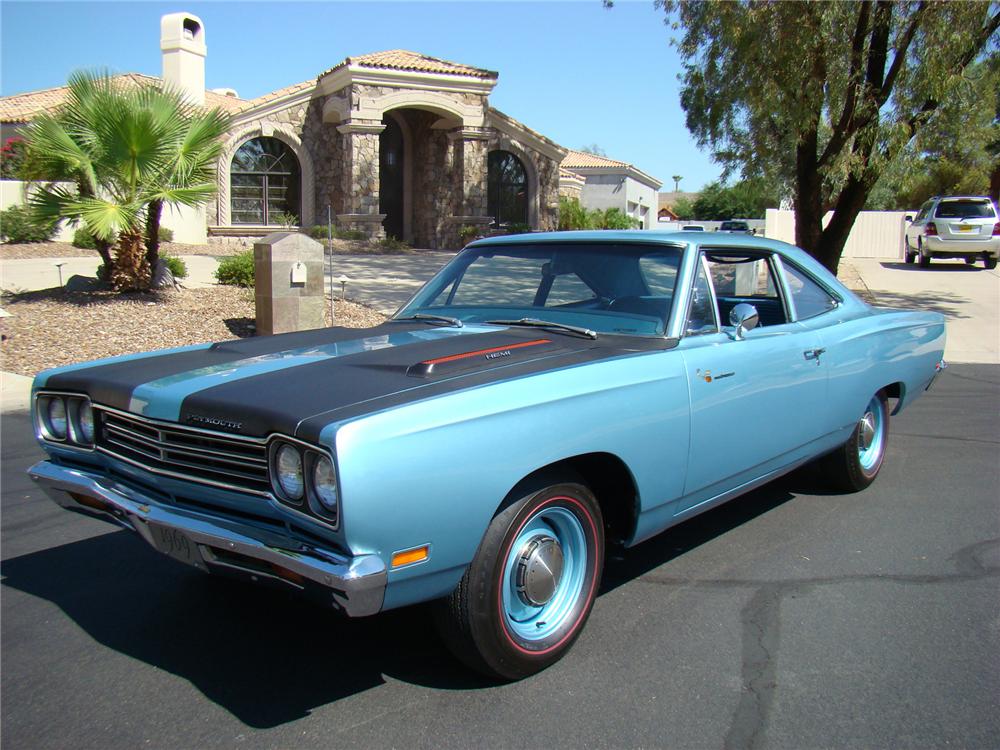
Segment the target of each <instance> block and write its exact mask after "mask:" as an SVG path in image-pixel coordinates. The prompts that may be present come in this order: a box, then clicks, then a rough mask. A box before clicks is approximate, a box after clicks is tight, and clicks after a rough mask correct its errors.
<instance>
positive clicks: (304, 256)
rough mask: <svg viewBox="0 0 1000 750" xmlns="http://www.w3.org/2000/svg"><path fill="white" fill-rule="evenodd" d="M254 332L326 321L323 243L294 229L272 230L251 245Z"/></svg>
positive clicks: (293, 328) (319, 324)
mask: <svg viewBox="0 0 1000 750" xmlns="http://www.w3.org/2000/svg"><path fill="white" fill-rule="evenodd" d="M253 261H254V277H255V281H254V287H255V289H254V302H255V306H256V311H257V335H258V336H268V335H270V334H272V333H287V332H289V331H304V330H307V329H310V328H323V327H324V326H325V325H326V318H325V313H326V297H325V296H324V294H323V288H324V285H323V246H322V245H321V244H320V243H318V242H316V240H314V239H311V238H309V237H306V236H305V235H304V234H299V233H298V232H275V233H274V234H269V235H267V237H264V238H263V239H261V240H260V241H259V242H256V243H254V246H253Z"/></svg>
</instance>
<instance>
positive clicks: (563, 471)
mask: <svg viewBox="0 0 1000 750" xmlns="http://www.w3.org/2000/svg"><path fill="white" fill-rule="evenodd" d="M565 481H579V482H581V483H582V484H585V485H586V486H587V487H589V488H590V490H591V492H593V493H594V496H595V497H596V498H597V502H598V503H599V504H600V506H601V515H603V516H604V530H605V537H606V538H607V540H608V541H609V542H613V543H615V544H618V543H622V542H624V541H625V540H626V539H628V538H629V537H631V536H632V532H633V531H634V530H635V524H636V518H637V517H638V515H639V513H638V507H639V494H638V490H637V488H636V485H635V479H634V478H633V477H632V472H631V471H629V469H628V467H627V466H626V465H625V462H624V461H622V460H621V459H620V458H618V456H615V455H613V454H611V453H584V454H582V455H579V456H572V457H570V458H565V459H562V460H561V461H556V462H555V463H551V464H549V465H548V466H543V467H541V468H540V469H537V470H536V471H533V472H532V473H531V474H529V475H528V476H526V477H525V478H524V479H522V480H521V481H520V482H518V483H517V485H516V486H515V487H514V488H513V489H512V490H511V492H510V494H509V495H508V498H510V499H516V498H519V497H524V495H526V494H528V493H529V492H533V491H536V490H539V489H541V488H542V487H545V486H548V485H550V484H553V483H555V482H565ZM505 505H506V503H505ZM501 507H502V506H501Z"/></svg>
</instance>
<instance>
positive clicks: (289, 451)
mask: <svg viewBox="0 0 1000 750" xmlns="http://www.w3.org/2000/svg"><path fill="white" fill-rule="evenodd" d="M274 463H275V468H276V469H277V471H278V486H279V487H281V491H282V492H283V493H285V496H286V497H288V498H289V499H290V500H301V499H302V489H303V485H304V484H305V482H304V477H303V476H302V454H301V453H299V452H298V450H297V449H296V448H294V447H292V446H291V445H287V444H286V445H282V446H281V447H280V448H278V455H277V457H276V460H275V462H274Z"/></svg>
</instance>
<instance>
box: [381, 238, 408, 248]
mask: <svg viewBox="0 0 1000 750" xmlns="http://www.w3.org/2000/svg"><path fill="white" fill-rule="evenodd" d="M378 246H379V247H380V248H382V249H383V250H390V251H399V250H409V249H410V246H409V245H407V244H406V243H405V242H403V241H402V240H398V239H396V238H395V237H393V236H392V235H389V236H388V237H384V238H382V239H380V240H379V241H378Z"/></svg>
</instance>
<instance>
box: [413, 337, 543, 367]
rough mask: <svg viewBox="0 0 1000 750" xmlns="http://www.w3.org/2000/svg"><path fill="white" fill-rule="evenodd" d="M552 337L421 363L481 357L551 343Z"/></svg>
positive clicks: (427, 361)
mask: <svg viewBox="0 0 1000 750" xmlns="http://www.w3.org/2000/svg"><path fill="white" fill-rule="evenodd" d="M551 343H552V340H551V339H535V340H534V341H522V342H520V343H518V344H510V345H509V346H494V347H493V348H491V349H476V350H475V351H474V352H463V353H462V354H450V355H448V356H447V357H438V358H437V359H425V360H424V361H423V362H421V363H420V364H422V365H440V364H442V363H444V362H454V361H455V360H457V359H468V358H469V357H479V356H483V355H486V354H493V353H494V352H506V351H510V350H511V349H523V348H524V347H526V346H538V345H539V344H551Z"/></svg>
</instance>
